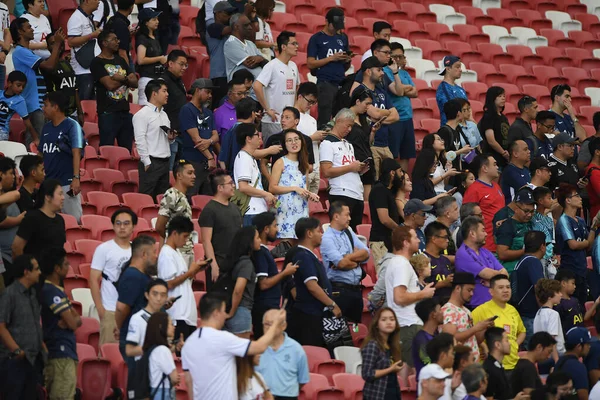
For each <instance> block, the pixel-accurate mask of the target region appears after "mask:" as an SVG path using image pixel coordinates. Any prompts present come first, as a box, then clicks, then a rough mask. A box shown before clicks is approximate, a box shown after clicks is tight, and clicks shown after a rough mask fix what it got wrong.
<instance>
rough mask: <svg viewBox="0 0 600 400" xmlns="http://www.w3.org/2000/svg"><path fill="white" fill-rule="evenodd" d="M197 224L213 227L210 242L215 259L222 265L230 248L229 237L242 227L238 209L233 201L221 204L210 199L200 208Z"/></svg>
mask: <svg viewBox="0 0 600 400" xmlns="http://www.w3.org/2000/svg"><path fill="white" fill-rule="evenodd" d="M198 224H199V225H200V227H201V228H213V232H212V239H211V243H212V245H213V249H214V251H215V258H216V261H217V263H218V264H219V267H222V266H223V265H224V263H225V259H226V258H227V254H229V252H230V250H231V239H232V238H233V235H234V234H235V232H237V230H238V229H240V228H241V227H242V215H241V214H240V209H239V208H238V207H237V206H236V205H234V204H233V203H229V204H228V205H223V204H221V203H219V202H218V201H215V200H211V201H209V202H208V204H207V205H206V207H204V208H203V209H202V212H201V213H200V218H198Z"/></svg>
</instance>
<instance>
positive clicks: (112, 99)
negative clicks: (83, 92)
mask: <svg viewBox="0 0 600 400" xmlns="http://www.w3.org/2000/svg"><path fill="white" fill-rule="evenodd" d="M90 71H91V72H92V76H93V78H94V82H95V85H96V102H97V103H96V104H97V107H98V114H103V113H113V112H119V111H129V102H128V101H127V85H121V86H119V87H118V88H117V89H115V90H108V89H106V88H105V87H104V85H103V84H102V82H100V79H101V78H103V77H105V76H113V75H115V74H117V73H118V74H121V75H125V76H127V75H129V74H130V73H131V68H130V67H129V64H128V63H127V61H125V60H123V59H122V58H121V57H120V56H119V55H117V54H115V56H114V58H113V59H110V60H109V59H106V58H100V57H96V58H94V59H93V60H92V65H91V66H90Z"/></svg>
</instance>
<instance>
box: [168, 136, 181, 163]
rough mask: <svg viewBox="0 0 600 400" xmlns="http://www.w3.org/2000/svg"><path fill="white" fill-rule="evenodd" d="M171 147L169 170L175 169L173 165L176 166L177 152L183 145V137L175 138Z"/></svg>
mask: <svg viewBox="0 0 600 400" xmlns="http://www.w3.org/2000/svg"><path fill="white" fill-rule="evenodd" d="M169 147H170V148H171V158H170V159H169V171H173V167H174V166H175V161H177V152H178V151H179V149H180V148H181V147H182V145H181V139H180V138H179V137H177V138H175V141H173V143H171V144H170V145H169Z"/></svg>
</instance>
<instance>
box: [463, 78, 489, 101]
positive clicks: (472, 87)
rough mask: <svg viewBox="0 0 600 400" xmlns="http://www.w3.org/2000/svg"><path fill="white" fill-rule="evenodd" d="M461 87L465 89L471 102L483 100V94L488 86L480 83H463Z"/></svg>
mask: <svg viewBox="0 0 600 400" xmlns="http://www.w3.org/2000/svg"><path fill="white" fill-rule="evenodd" d="M462 87H463V88H464V89H465V91H466V92H467V96H468V97H469V99H471V100H480V99H483V98H485V93H486V92H487V90H488V85H486V84H485V83H482V82H463V83H462Z"/></svg>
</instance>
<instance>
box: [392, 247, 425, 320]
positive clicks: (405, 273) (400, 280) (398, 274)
mask: <svg viewBox="0 0 600 400" xmlns="http://www.w3.org/2000/svg"><path fill="white" fill-rule="evenodd" d="M386 267H387V269H386V272H385V297H386V299H387V306H388V307H390V308H391V309H392V310H394V312H395V313H396V318H398V323H399V324H400V326H411V325H423V321H421V318H419V317H418V316H417V313H416V312H415V305H416V303H413V304H409V305H407V306H405V307H403V306H401V305H398V304H396V302H395V301H394V288H396V287H398V286H405V287H406V290H407V292H408V293H417V292H419V291H420V289H419V286H418V282H419V278H418V277H417V273H416V272H415V270H414V269H413V267H412V266H411V265H410V262H409V261H408V260H407V259H406V257H404V256H400V255H393V256H391V257H390V258H389V259H388V260H387V266H386Z"/></svg>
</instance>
